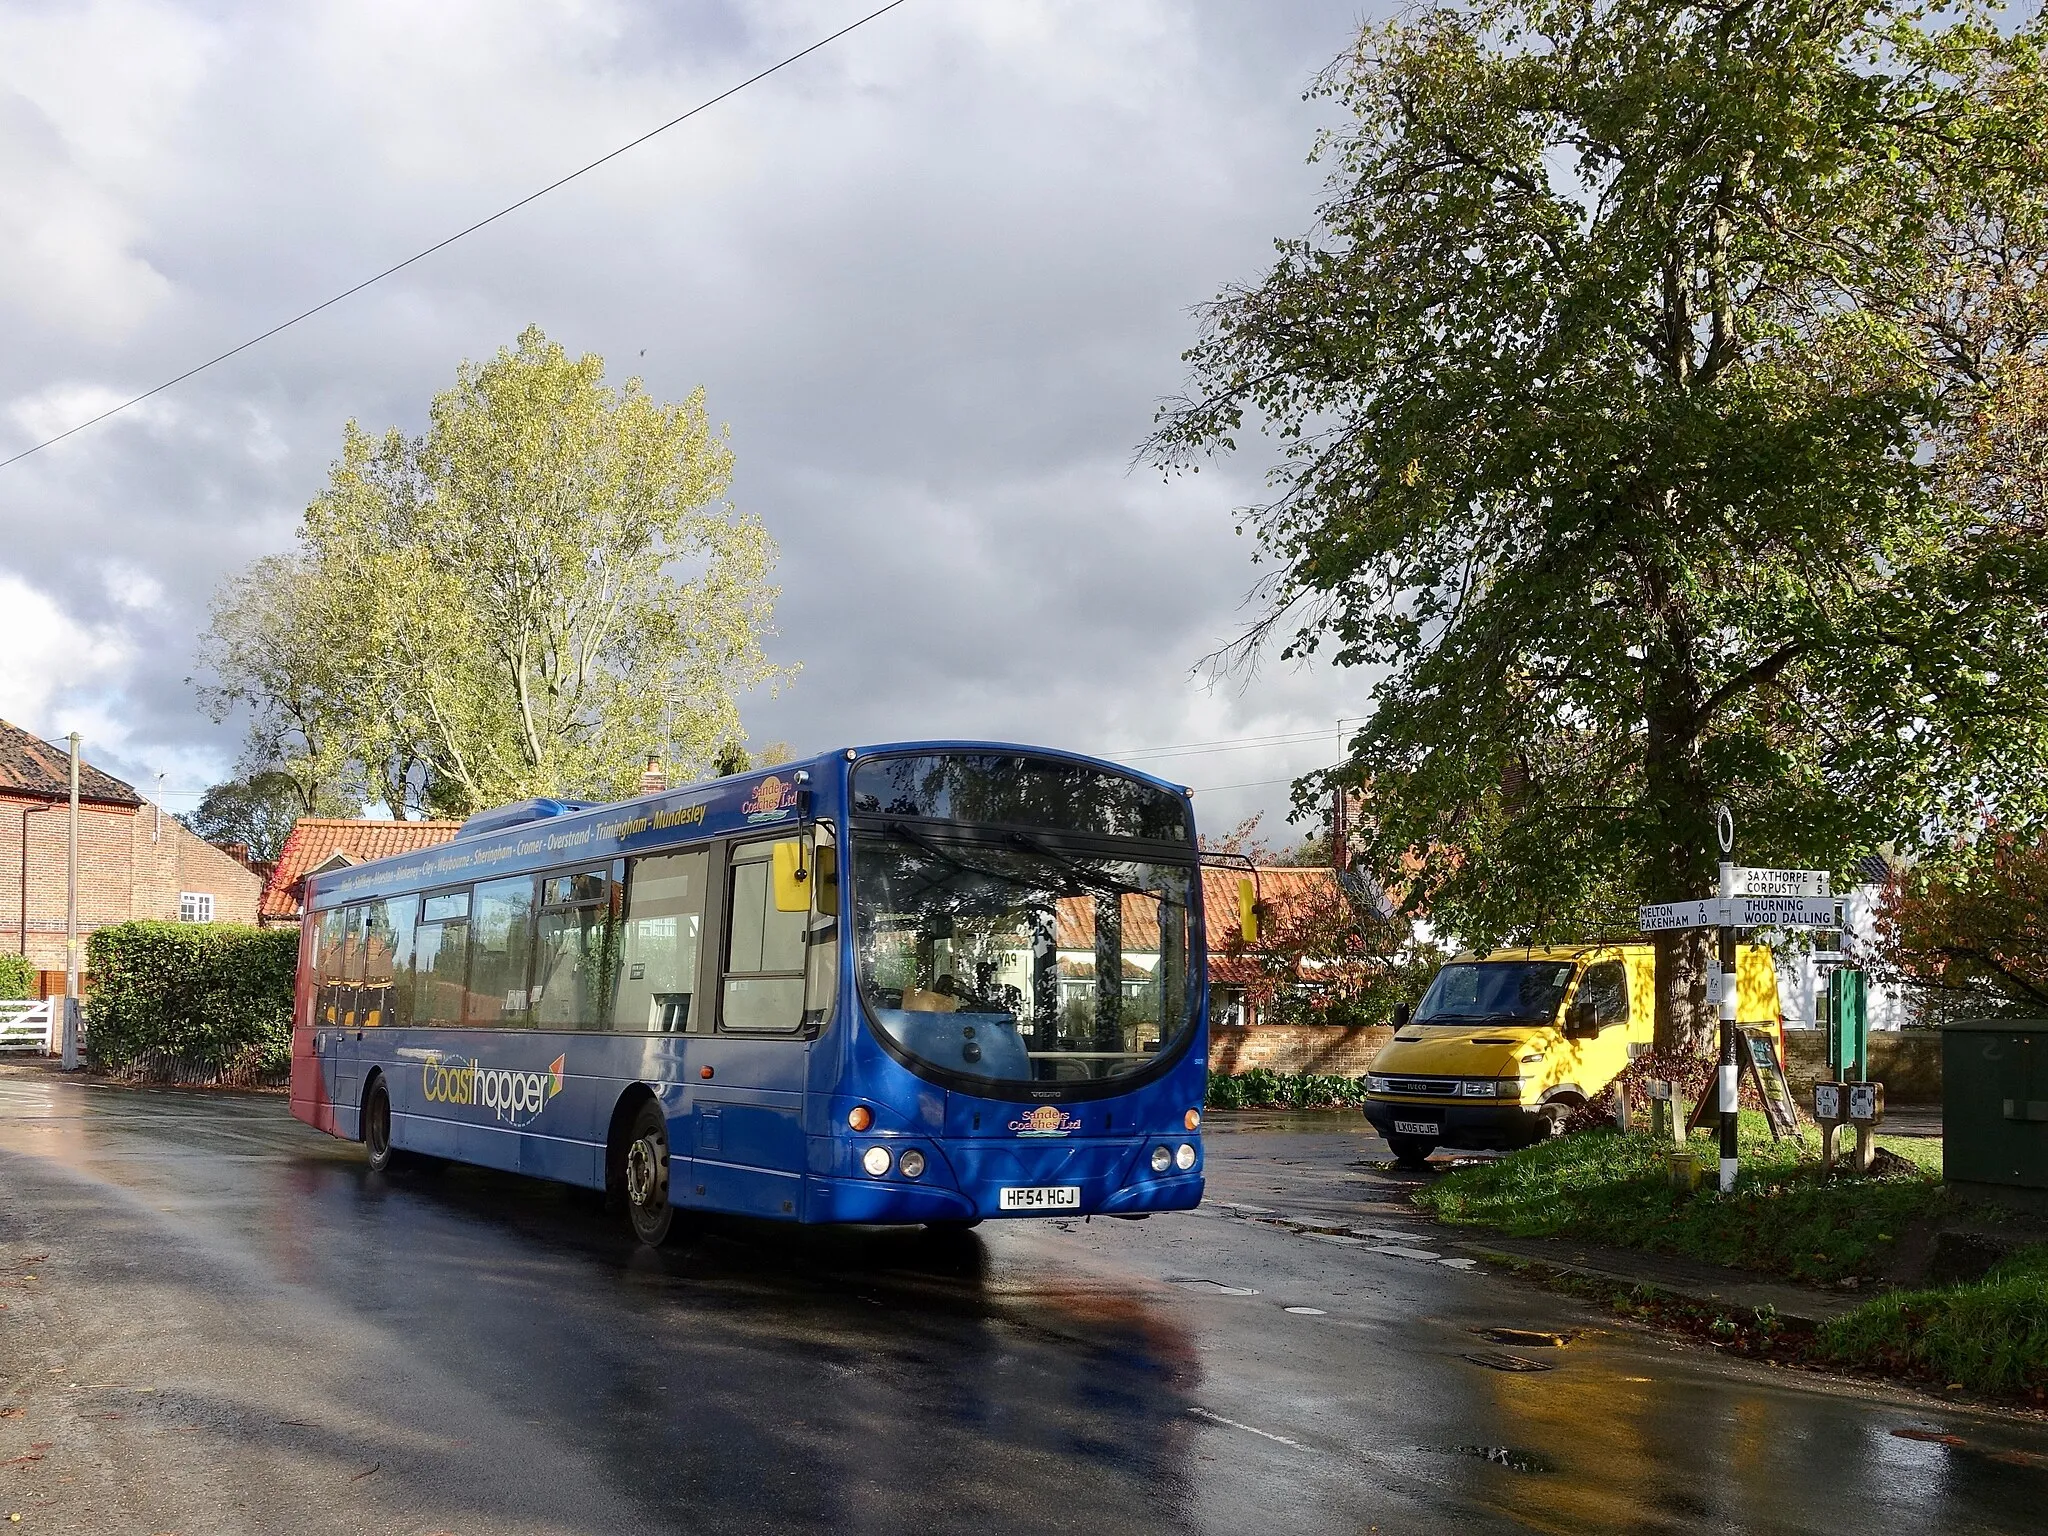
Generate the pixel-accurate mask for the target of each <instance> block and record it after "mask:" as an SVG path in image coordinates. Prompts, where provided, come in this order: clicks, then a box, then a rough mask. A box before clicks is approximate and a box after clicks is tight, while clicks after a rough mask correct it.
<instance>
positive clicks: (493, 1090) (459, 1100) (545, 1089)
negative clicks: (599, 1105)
mask: <svg viewBox="0 0 2048 1536" xmlns="http://www.w3.org/2000/svg"><path fill="white" fill-rule="evenodd" d="M568 1068H569V1058H568V1055H567V1054H566V1053H565V1054H563V1055H560V1056H557V1057H556V1058H555V1059H554V1060H553V1061H551V1062H549V1063H548V1069H547V1070H546V1071H545V1072H514V1071H512V1070H510V1069H509V1068H506V1067H487V1066H485V1065H484V1064H483V1063H482V1062H481V1061H472V1060H470V1059H469V1058H467V1057H463V1056H443V1055H442V1054H441V1053H440V1052H439V1051H429V1052H428V1053H427V1059H426V1061H425V1062H424V1063H422V1065H421V1067H420V1078H421V1087H422V1088H423V1090H424V1091H425V1093H426V1096H427V1102H428V1103H429V1104H453V1105H457V1106H459V1107H461V1108H465V1109H488V1110H489V1111H490V1112H491V1113H492V1115H493V1116H495V1117H496V1118H497V1119H498V1120H499V1121H500V1122H501V1123H502V1124H506V1125H510V1126H512V1127H513V1128H514V1129H517V1128H518V1127H520V1126H524V1125H531V1124H533V1122H534V1121H535V1120H538V1119H539V1118H540V1113H541V1111H542V1110H544V1109H546V1108H547V1107H548V1100H550V1099H552V1098H553V1097H554V1096H555V1095H556V1094H558V1093H560V1092H561V1091H562V1082H563V1078H564V1077H565V1076H566V1075H567V1073H568Z"/></svg>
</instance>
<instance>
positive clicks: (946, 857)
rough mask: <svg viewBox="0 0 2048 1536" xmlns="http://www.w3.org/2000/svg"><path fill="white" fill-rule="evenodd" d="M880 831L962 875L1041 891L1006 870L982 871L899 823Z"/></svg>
mask: <svg viewBox="0 0 2048 1536" xmlns="http://www.w3.org/2000/svg"><path fill="white" fill-rule="evenodd" d="M882 830H883V831H885V832H887V833H888V834H889V835H890V836H891V837H893V838H896V839H898V840H899V841H901V842H906V843H908V844H910V846H911V847H913V848H915V849H917V850H918V851H919V852H921V853H926V854H929V855H930V856H931V857H933V858H935V859H937V860H938V861H939V862H940V863H942V864H950V865H952V866H953V867H954V868H955V869H957V870H960V871H961V872H962V873H964V874H969V875H980V876H982V877H983V878H984V879H988V880H1000V881H1002V882H1003V884H1005V885H1015V886H1021V887H1022V888H1023V889H1025V890H1027V891H1037V890H1042V889H1043V886H1042V885H1041V884H1040V882H1038V881H1036V880H1027V879H1025V878H1024V877H1023V876H1021V875H1013V874H1011V873H1010V872H1009V871H1008V870H1003V869H984V868H983V867H982V866H981V865H979V864H970V863H968V862H967V861H966V860H965V859H963V858H961V857H960V856H959V855H958V854H955V853H951V852H949V851H948V850H946V849H945V848H942V847H941V846H940V845H939V844H937V843H935V842H933V841H932V840H931V839H930V838H928V837H924V836H922V835H920V834H918V833H916V832H913V831H911V830H910V828H908V827H906V826H905V825H904V824H903V823H902V822H900V821H891V822H888V823H885V824H884V826H883V829H882Z"/></svg>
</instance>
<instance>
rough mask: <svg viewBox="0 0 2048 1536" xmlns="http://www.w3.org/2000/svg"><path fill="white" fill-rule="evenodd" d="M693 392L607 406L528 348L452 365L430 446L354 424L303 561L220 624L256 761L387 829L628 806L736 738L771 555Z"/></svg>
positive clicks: (585, 382)
mask: <svg viewBox="0 0 2048 1536" xmlns="http://www.w3.org/2000/svg"><path fill="white" fill-rule="evenodd" d="M731 472H732V456H731V454H730V452H729V451H728V450H727V448H726V446H725V443H724V441H723V438H722V436H721V435H720V434H719V433H717V432H715V431H714V430H713V429H712V428H711V426H710V423H709V420H708V418H707V417H706V414H705V410H704V399H703V393H702V391H699V392H697V393H696V394H693V395H691V396H690V397H689V398H688V399H686V400H684V401H681V402H679V403H676V404H663V403H661V402H659V401H656V400H654V399H652V398H651V397H650V396H649V395H648V394H647V392H646V391H645V389H644V388H643V387H642V386H641V384H640V382H639V380H637V379H634V380H629V381H628V382H627V384H626V385H625V387H624V388H623V389H622V390H614V389H611V388H609V387H607V386H606V385H605V383H604V362H603V359H601V358H599V357H596V356H594V355H586V356H583V357H580V358H571V357H569V356H568V354H567V353H566V352H565V351H564V350H563V349H562V348H561V347H560V346H559V345H557V344H556V343H553V342H550V341H549V340H548V339H547V338H546V337H545V336H544V335H542V334H541V332H540V331H539V330H538V329H529V330H527V331H526V332H525V333H524V334H523V335H521V336H520V338H519V344H518V346H517V348H516V349H504V350H501V351H500V352H499V353H498V355H497V356H496V357H495V358H493V359H491V360H490V361H488V362H485V363H481V364H479V363H464V364H463V365H462V366H461V368H460V369H459V370H458V373H457V381H456V384H455V387H454V388H453V389H451V390H449V391H447V392H445V393H444V394H441V395H439V396H437V397H436V399H435V400H434V403H433V409H432V415H431V425H430V427H429V429H428V431H427V432H426V433H425V434H424V435H422V436H418V437H407V436H405V435H404V434H402V433H400V432H398V431H396V430H392V431H390V432H387V433H386V434H384V436H382V437H381V438H373V437H371V436H369V435H368V434H366V433H364V432H363V431H361V430H360V429H359V428H358V427H357V426H356V424H355V423H354V422H350V423H349V424H348V427H347V429H346V431H345V433H344V437H343V442H342V453H341V458H340V460H339V461H338V462H337V463H336V464H335V465H334V466H333V469H332V471H331V473H330V476H329V480H328V485H327V488H326V490H325V491H323V492H322V493H321V495H320V496H319V497H317V498H316V499H315V500H314V501H313V503H312V505H311V506H309V507H308V508H307V509H306V513H305V518H304V522H303V524H302V526H301V528H300V533H299V548H298V550H297V551H296V552H295V553H294V554H291V555H281V556H272V557H270V558H268V559H266V560H260V561H258V562H257V563H256V564H255V565H254V566H252V567H251V568H250V569H249V570H248V571H246V572H244V573H243V574H242V575H240V576H239V577H237V578H235V579H234V580H232V581H231V582H229V583H228V584H227V586H226V587H225V588H224V589H223V591H222V593H221V596H220V597H219V598H218V599H217V601H216V604H215V609H214V624H213V630H212V632H211V634H210V635H209V637H208V640H209V644H208V647H207V659H208V660H209V662H210V664H211V666H212V668H213V671H214V674H215V675H214V677H213V679H212V680H211V682H210V683H209V685H208V688H207V695H206V696H207V698H208V699H209V701H210V702H211V703H212V705H213V706H214V708H215V710H216V713H217V714H225V713H226V712H227V711H229V710H232V709H234V708H237V707H241V706H246V707H248V708H249V709H250V710H251V712H252V714H253V717H254V725H253V728H252V737H251V742H250V756H251V758H252V759H253V760H258V761H261V762H262V763H264V764H266V765H275V766H276V767H277V768H278V769H279V770H280V771H283V772H287V773H290V774H293V775H294V776H295V777H297V778H299V779H301V780H302V781H304V782H305V783H307V784H308V785H318V786H329V785H333V784H336V783H346V782H347V781H348V780H349V779H350V777H351V776H354V777H356V778H359V779H360V780H361V781H362V782H363V783H364V784H365V785H367V787H368V788H369V790H370V792H371V793H372V794H373V795H375V796H376V797H378V798H381V799H382V800H383V801H384V802H385V803H386V804H387V805H389V806H390V807H391V808H392V809H393V811H395V812H397V813H399V814H410V813H413V812H416V811H422V810H425V811H432V812H436V813H439V814H452V815H461V814H466V813H467V812H470V811H473V810H475V809H477V808H479V807H483V806H488V805H493V804H499V803H502V802H504V801H508V800H513V799H518V798H521V797H523V796H526V795H535V794H550V795H588V796H612V795H619V794H624V793H628V792H630V791H631V790H632V788H633V786H634V784H635V783H636V782H637V780H638V779H639V777H640V773H641V771H642V768H643V766H644V765H645V763H646V762H647V760H648V759H649V758H650V757H652V758H655V759H659V760H661V761H662V762H663V763H664V764H665V765H666V766H667V767H668V768H669V769H670V770H671V771H672V772H675V773H679V774H684V775H688V774H694V773H699V772H702V771H704V770H706V769H707V768H709V767H710V766H711V764H712V763H713V761H714V760H715V759H716V758H717V757H718V756H719V754H720V752H721V751H722V750H724V749H729V748H731V747H733V746H735V745H736V744H737V743H738V742H740V741H741V740H743V739H744V733H743V732H742V731H741V729H740V721H739V706H738V696H739V694H740V693H741V692H742V691H744V690H746V689H748V688H751V687H754V686H757V685H760V684H771V685H772V684H775V683H777V682H779V681H780V680H781V679H782V678H784V677H786V676H787V675H788V672H787V671H786V670H785V669H783V668H779V667H777V666H775V665H773V664H772V663H770V662H769V661H768V659H767V657H766V655H765V654H764V652H763V649H762V641H763V639H764V637H766V636H768V635H770V634H772V633H773V630H772V628H771V618H772V610H773V603H774V599H775V596H776V589H775V588H774V587H773V586H771V585H770V584H769V581H768V576H769V572H770V570H771V569H772V567H773V565H774V559H775V546H774V543H773V541H772V540H771V539H770V538H769V537H768V534H767V532H766V530H765V529H763V528H762V526H761V524H760V523H759V521H757V520H756V519H754V518H752V517H749V516H745V515H743V514H740V513H738V512H736V511H735V510H734V509H733V508H731V507H730V506H729V505H727V504H726V503H725V502H724V501H723V499H722V498H723V496H724V493H725V489H726V486H727V482H728V480H729V479H730V476H731Z"/></svg>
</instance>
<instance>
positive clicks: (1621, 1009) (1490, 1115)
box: [1365, 944, 1784, 1165]
mask: <svg viewBox="0 0 2048 1536" xmlns="http://www.w3.org/2000/svg"><path fill="white" fill-rule="evenodd" d="M1735 974H1736V1018H1737V1020H1738V1021H1739V1022H1741V1023H1743V1024H1765V1025H1769V1026H1770V1027H1771V1028H1772V1029H1773V1030H1774V1031H1776V1030H1778V1029H1779V1027H1780V1025H1781V1024H1782V1022H1783V1021H1782V1020H1781V1018H1780V1017H1779V1007H1778V974H1777V971H1776V969H1775V968H1774V966H1773V964H1772V960H1771V952H1770V950H1769V949H1768V948H1766V947H1765V946H1763V945H1761V944H1744V945H1740V946H1738V947H1737V949H1736V967H1735ZM1656 982H1657V961H1656V951H1655V950H1654V949H1653V948H1652V947H1651V946H1650V945H1648V944H1581V945H1572V946H1568V947H1562V948H1551V949H1501V950H1495V951H1494V952H1493V953H1492V954H1490V955H1484V956H1481V955H1460V956H1459V957H1458V958H1457V959H1455V960H1453V961H1451V963H1450V964H1448V965H1446V966H1445V967H1444V968H1443V969H1442V970H1440V971H1438V972H1437V974H1436V979H1435V980H1434V981H1432V982H1431V983H1430V984H1429V990H1428V991H1427V992H1425V993H1423V995H1422V1001H1421V1002H1420V1003H1418V1004H1416V1006H1415V1011H1414V1012H1413V1014H1412V1015H1411V1014H1410V1013H1409V1012H1408V1011H1407V1009H1405V1008H1397V1009H1396V1010H1395V1012H1394V1038H1393V1039H1392V1040H1391V1041H1390V1042H1388V1044H1387V1046H1386V1047H1385V1048H1384V1049H1383V1050H1382V1051H1381V1052H1380V1053H1379V1055H1378V1056H1376V1057H1375V1058H1374V1059H1373V1063H1372V1069H1371V1071H1370V1073H1369V1074H1368V1075H1367V1078H1366V1100H1365V1118H1366V1119H1368V1120H1370V1121H1371V1122H1372V1126H1373V1129H1374V1130H1376V1131H1378V1132H1379V1133H1380V1135H1381V1136H1383V1137H1385V1138H1386V1142H1387V1145H1388V1146H1389V1147H1391V1148H1392V1149H1393V1152H1394V1156H1395V1157H1396V1158H1397V1159H1399V1160H1400V1161H1401V1162H1403V1163H1407V1164H1410V1165H1413V1164H1418V1163H1420V1162H1421V1161H1422V1160H1423V1159H1424V1158H1425V1157H1427V1156H1429V1154H1430V1153H1431V1152H1432V1151H1434V1150H1435V1149H1436V1148H1437V1147H1439V1146H1444V1147H1466V1148H1474V1149H1485V1148H1503V1149H1504V1148H1509V1147H1521V1146H1527V1145H1528V1144H1530V1143H1531V1142H1535V1141H1541V1140H1542V1139H1543V1138H1544V1137H1545V1136H1555V1135H1556V1134H1557V1133H1558V1132H1559V1131H1561V1130H1562V1129H1563V1128H1564V1122H1565V1120H1566V1118H1567V1117H1568V1116H1570V1114H1571V1112H1572V1111H1573V1110H1574V1109H1577V1108H1578V1107H1579V1106H1580V1105H1582V1104H1585V1103H1587V1102H1588V1101H1589V1100H1591V1099H1594V1098H1597V1097H1598V1096H1599V1094H1600V1093H1601V1091H1602V1090H1603V1089H1605V1088H1606V1087H1607V1085H1608V1084H1609V1083H1610V1082H1612V1081H1613V1080H1614V1078H1615V1076H1616V1075H1617V1074H1618V1073H1620V1071H1621V1070H1622V1068H1624V1067H1626V1066H1627V1065H1628V1064H1629V1062H1630V1061H1631V1060H1633V1059H1634V1058H1635V1057H1637V1056H1639V1055H1641V1054H1643V1053H1644V1052H1645V1051H1647V1050H1649V1049H1650V1047H1651V1043H1652V1041H1653V1040H1654V1039H1655V1023H1656V1016H1657V989H1656ZM1778 1052H1779V1059H1780V1060H1781V1061H1782V1060H1783V1059H1784V1040H1783V1037H1782V1035H1781V1036H1780V1038H1779V1042H1778Z"/></svg>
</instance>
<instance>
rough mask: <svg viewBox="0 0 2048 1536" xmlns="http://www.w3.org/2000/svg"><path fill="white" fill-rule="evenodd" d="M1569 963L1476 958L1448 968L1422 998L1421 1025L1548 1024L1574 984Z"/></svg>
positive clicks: (1417, 1011)
mask: <svg viewBox="0 0 2048 1536" xmlns="http://www.w3.org/2000/svg"><path fill="white" fill-rule="evenodd" d="M1573 968H1574V967H1573V965H1572V962H1571V961H1569V960H1473V961H1461V962H1459V963H1458V964H1455V965H1447V966H1445V967H1444V968H1443V969H1442V970H1440V971H1438V972H1437V973H1436V980H1435V981H1432V982H1431V983H1430V984H1429V990H1428V991H1427V992H1425V993H1423V994H1422V1002H1421V1003H1420V1004H1419V1005H1417V1007H1416V1009H1415V1017H1414V1020H1413V1022H1415V1023H1417V1024H1476V1023H1481V1022H1484V1021H1486V1020H1489V1019H1513V1020H1515V1021H1516V1022H1517V1023H1524V1024H1548V1023H1549V1022H1550V1021H1551V1020H1552V1019H1554V1018H1556V1017H1557V1005H1558V1004H1559V1003H1561V1002H1563V1001H1564V994H1565V988H1566V987H1568V986H1570V985H1571V979H1572V970H1573Z"/></svg>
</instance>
